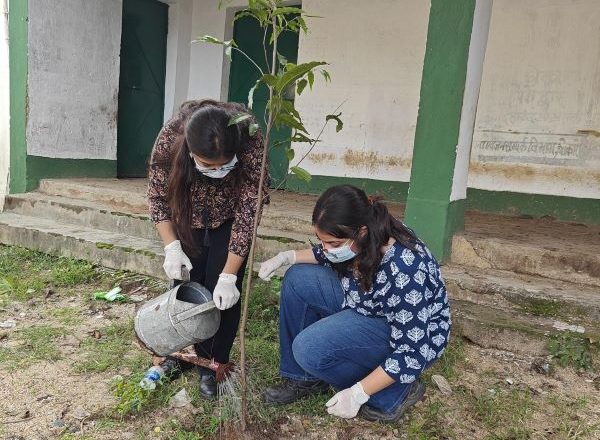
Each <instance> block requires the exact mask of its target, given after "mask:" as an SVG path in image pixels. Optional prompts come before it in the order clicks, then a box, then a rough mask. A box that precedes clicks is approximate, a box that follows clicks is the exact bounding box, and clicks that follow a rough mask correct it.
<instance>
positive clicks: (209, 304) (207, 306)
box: [173, 301, 215, 324]
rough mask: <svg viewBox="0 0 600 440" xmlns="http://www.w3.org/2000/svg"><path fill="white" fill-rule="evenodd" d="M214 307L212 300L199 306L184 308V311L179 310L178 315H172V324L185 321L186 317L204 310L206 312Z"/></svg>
mask: <svg viewBox="0 0 600 440" xmlns="http://www.w3.org/2000/svg"><path fill="white" fill-rule="evenodd" d="M214 308H215V302H214V301H208V302H206V303H204V304H200V305H199V306H196V307H192V308H191V309H188V310H186V311H185V312H181V313H179V314H178V315H175V316H174V317H173V324H178V323H180V322H181V321H185V320H186V319H189V318H191V317H192V316H196V315H199V314H201V313H204V312H208V311H209V310H212V309H214Z"/></svg>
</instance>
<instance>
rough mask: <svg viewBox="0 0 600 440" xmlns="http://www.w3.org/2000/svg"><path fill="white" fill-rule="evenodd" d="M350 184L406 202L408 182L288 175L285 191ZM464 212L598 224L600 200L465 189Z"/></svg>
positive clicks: (312, 191)
mask: <svg viewBox="0 0 600 440" xmlns="http://www.w3.org/2000/svg"><path fill="white" fill-rule="evenodd" d="M343 183H346V184H350V185H355V186H358V187H359V188H362V189H363V190H364V191H365V192H366V193H367V194H380V195H382V196H384V198H385V200H390V201H395V202H406V198H407V194H408V183H407V182H388V181H383V180H374V179H356V178H348V177H329V176H312V179H311V181H310V183H306V182H304V181H303V180H300V179H298V178H297V177H295V176H292V175H290V176H289V178H288V184H287V185H286V189H288V190H291V191H297V192H302V193H308V194H321V193H322V192H323V191H325V190H326V189H327V188H329V187H330V186H334V185H340V184H343ZM466 209H467V211H480V212H489V213H494V214H507V215H521V216H532V217H552V218H553V219H556V220H560V221H575V222H581V223H588V224H600V199H584V198H575V197H561V196H547V195H541V194H523V193H516V192H507V191H486V190H482V189H475V188H469V189H468V190H467V204H466Z"/></svg>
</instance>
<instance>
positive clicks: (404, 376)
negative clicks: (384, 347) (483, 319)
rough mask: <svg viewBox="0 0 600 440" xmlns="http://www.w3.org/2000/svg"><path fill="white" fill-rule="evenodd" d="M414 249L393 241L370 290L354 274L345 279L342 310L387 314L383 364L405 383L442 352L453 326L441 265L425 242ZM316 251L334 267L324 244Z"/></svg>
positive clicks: (388, 371)
mask: <svg viewBox="0 0 600 440" xmlns="http://www.w3.org/2000/svg"><path fill="white" fill-rule="evenodd" d="M415 249H416V251H412V250H410V249H408V248H406V247H404V246H403V245H402V244H400V243H399V242H396V243H394V245H393V246H391V247H390V248H389V249H388V250H387V251H386V252H385V254H384V255H383V258H382V260H381V263H380V265H379V270H378V271H377V272H376V273H375V279H374V280H373V286H372V288H371V290H369V291H368V292H365V291H364V290H363V289H362V288H361V287H360V280H359V279H357V278H356V277H355V276H354V275H351V274H349V275H348V276H343V277H342V278H341V284H342V289H343V291H344V303H343V304H342V307H343V308H345V309H348V308H349V309H354V310H355V311H356V312H357V313H360V314H362V315H365V316H379V317H385V318H386V320H387V322H388V323H389V324H390V328H391V331H390V346H391V348H392V351H391V353H390V355H389V356H388V358H387V359H385V360H384V361H383V362H382V364H381V367H382V368H383V369H384V370H385V372H386V373H387V374H389V375H390V376H391V377H392V378H394V379H395V380H399V381H400V382H402V383H411V382H413V381H415V379H416V378H417V377H418V376H419V374H420V373H421V372H422V371H423V370H424V369H425V368H426V367H428V366H429V365H431V363H432V362H433V361H434V360H435V359H437V358H439V357H440V356H441V355H442V353H443V352H444V349H445V347H446V345H447V344H448V337H449V333H450V327H451V325H452V320H451V317H450V307H449V304H448V295H447V293H446V285H445V284H444V280H443V278H442V275H441V273H440V268H439V265H438V263H437V261H436V260H435V257H433V255H432V254H431V252H430V251H429V249H427V247H426V246H425V245H424V244H423V243H418V244H416V246H415ZM313 253H314V255H315V258H316V259H317V262H318V263H319V264H321V265H324V266H329V267H331V263H330V262H329V260H328V259H327V257H326V256H325V253H324V252H323V248H322V246H321V245H319V246H315V247H313Z"/></svg>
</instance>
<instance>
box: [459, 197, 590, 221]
mask: <svg viewBox="0 0 600 440" xmlns="http://www.w3.org/2000/svg"><path fill="white" fill-rule="evenodd" d="M467 210H469V211H481V212H491V213H497V214H508V215H527V216H532V217H552V218H553V219H556V220H562V221H576V222H580V223H588V224H600V199H584V198H576V197H561V196H548V195H543V194H523V193H515V192H507V191H485V190H482V189H474V188H469V189H468V190H467Z"/></svg>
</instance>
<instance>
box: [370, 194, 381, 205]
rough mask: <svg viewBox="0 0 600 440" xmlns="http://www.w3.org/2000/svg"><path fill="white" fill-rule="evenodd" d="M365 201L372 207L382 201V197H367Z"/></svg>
mask: <svg viewBox="0 0 600 440" xmlns="http://www.w3.org/2000/svg"><path fill="white" fill-rule="evenodd" d="M367 200H368V201H369V205H371V206H373V205H374V204H375V203H377V202H379V201H381V200H383V197H382V196H379V195H373V196H368V197H367Z"/></svg>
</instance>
